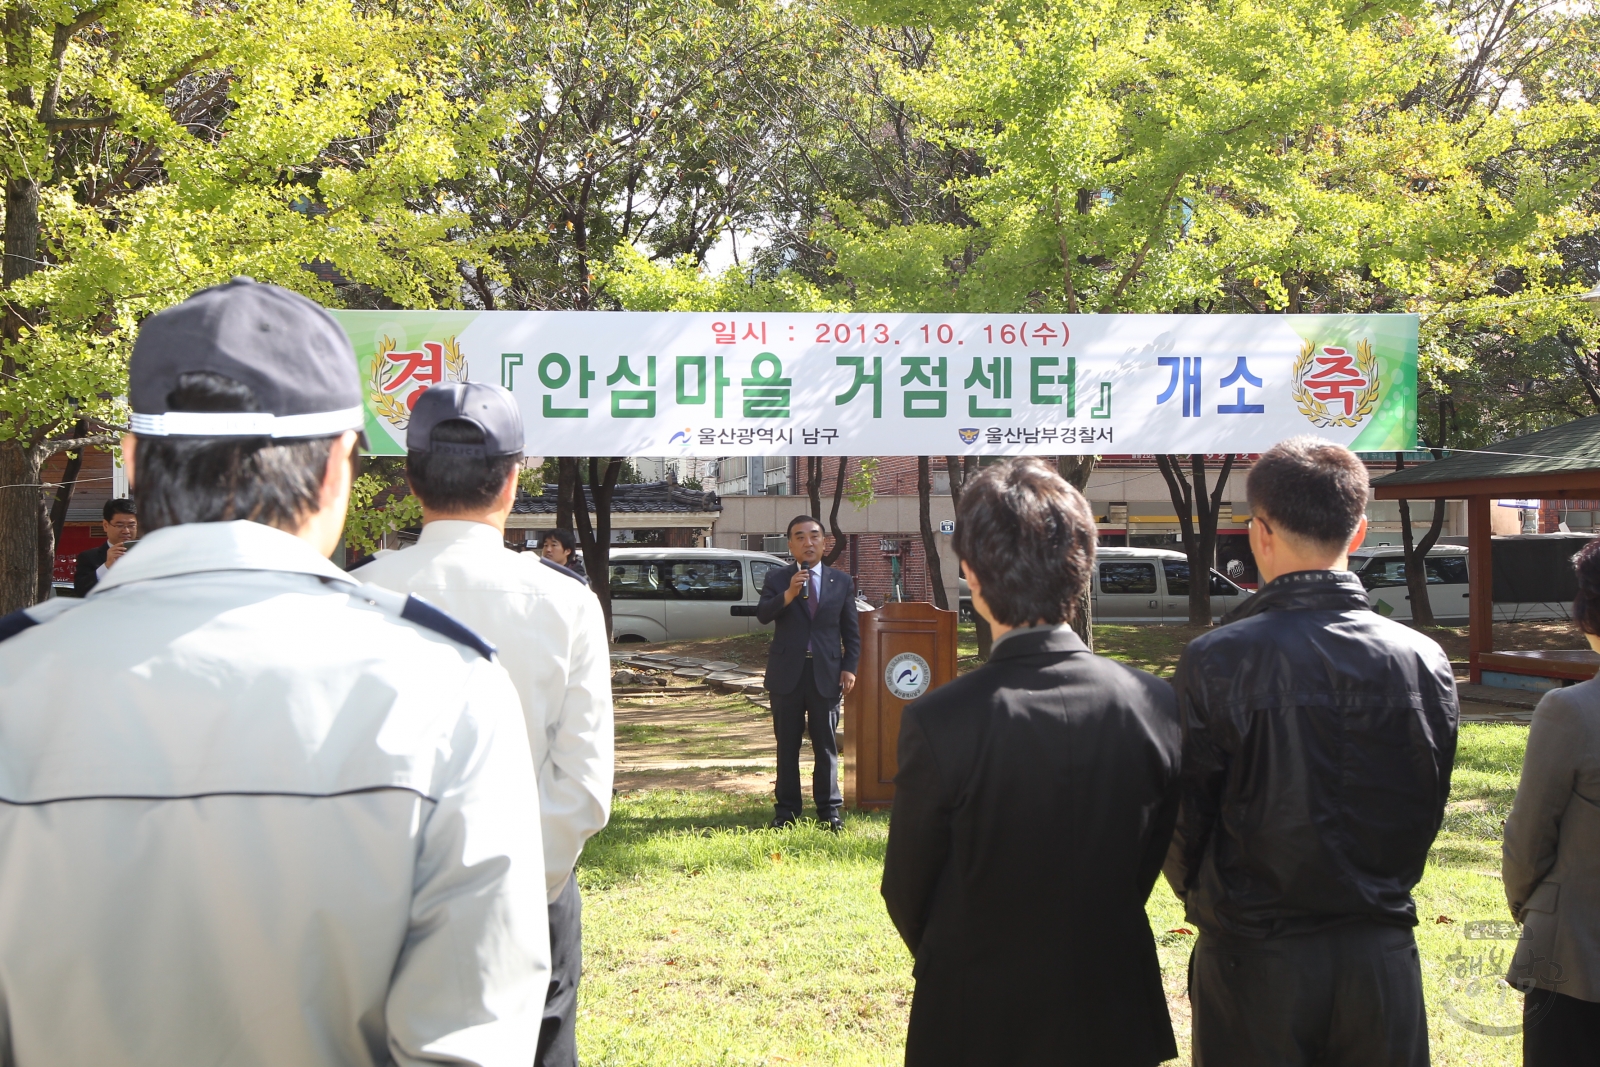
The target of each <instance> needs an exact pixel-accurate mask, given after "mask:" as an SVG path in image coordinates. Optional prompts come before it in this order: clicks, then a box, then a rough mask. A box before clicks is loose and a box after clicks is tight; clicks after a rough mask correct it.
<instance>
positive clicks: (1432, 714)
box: [1164, 571, 1459, 937]
mask: <svg viewBox="0 0 1600 1067" xmlns="http://www.w3.org/2000/svg"><path fill="white" fill-rule="evenodd" d="M1173 688H1174V689H1176V690H1177V693H1178V711H1179V714H1180V715H1181V716H1182V719H1183V787H1182V788H1183V799H1182V803H1181V806H1180V809H1179V815H1178V826H1177V830H1176V831H1175V832H1174V834H1173V838H1172V845H1171V848H1170V849H1169V850H1168V853H1167V861H1166V865H1165V867H1164V871H1165V873H1166V876H1167V881H1168V882H1170V883H1171V885H1172V888H1173V891H1174V892H1176V893H1177V894H1178V896H1179V897H1180V898H1182V899H1183V902H1184V907H1185V911H1186V913H1187V916H1188V919H1189V921H1190V922H1191V923H1194V924H1195V925H1197V926H1199V927H1200V929H1201V930H1202V931H1206V930H1212V931H1218V932H1227V933H1233V934H1238V935H1242V936H1245V937H1278V936H1282V935H1285V934H1295V933H1305V932H1309V931H1312V930H1318V929H1323V928H1325V927H1330V926H1335V925H1338V924H1340V923H1344V922H1348V921H1351V920H1355V919H1368V920H1374V921H1377V922H1383V923H1391V924H1395V925H1404V926H1412V925H1415V924H1416V921H1417V917H1416V906H1415V904H1414V903H1413V902H1412V900H1411V889H1412V887H1413V886H1415V885H1416V884H1417V882H1418V881H1419V880H1420V879H1421V878H1422V870H1423V864H1424V863H1425V861H1426V860H1427V856H1428V849H1429V847H1430V846H1431V845H1432V844H1433V838H1434V835H1435V834H1436V833H1438V830H1439V823H1440V821H1441V819H1442V818H1443V817H1444V806H1445V801H1446V798H1447V797H1448V795H1449V792H1450V767H1451V764H1452V762H1453V761H1454V759H1455V750H1456V726H1457V719H1458V715H1459V709H1458V707H1457V703H1456V686H1455V675H1454V673H1453V672H1452V670H1451V668H1450V661H1449V659H1448V658H1447V657H1446V656H1445V654H1444V652H1443V650H1442V649H1440V648H1439V646H1438V645H1437V644H1435V643H1434V642H1433V641H1432V640H1430V639H1429V638H1427V637H1424V636H1423V635H1422V634H1420V633H1418V632H1417V631H1415V630H1412V629H1410V628H1409V627H1406V626H1402V625H1400V624H1399V623H1397V622H1391V621H1390V620H1388V619H1386V618H1384V617H1383V616H1381V615H1379V614H1378V613H1377V612H1375V611H1372V610H1371V607H1370V606H1369V603H1368V600H1367V595H1366V592H1365V590H1363V589H1362V588H1361V582H1360V580H1359V579H1357V578H1356V576H1355V575H1353V574H1350V573H1349V572H1348V571H1300V572H1297V573H1294V574H1285V575H1281V576H1280V577H1278V578H1276V579H1274V580H1273V581H1271V582H1269V583H1267V584H1266V585H1265V586H1263V587H1262V589H1261V591H1260V592H1259V593H1257V594H1256V595H1255V596H1253V597H1251V598H1250V599H1249V600H1247V601H1246V602H1245V603H1243V604H1241V605H1240V606H1239V607H1238V608H1237V609H1235V610H1234V611H1233V612H1231V613H1229V614H1228V615H1227V616H1226V617H1224V619H1223V625H1222V626H1220V627H1219V628H1218V629H1216V630H1213V631H1212V632H1210V633H1208V634H1205V635H1203V636H1201V637H1198V638H1196V639H1195V640H1194V641H1192V642H1191V643H1190V644H1189V647H1188V648H1187V649H1186V650H1185V651H1184V653H1183V659H1182V660H1181V662H1179V664H1178V673H1177V676H1176V677H1175V678H1174V680H1173Z"/></svg>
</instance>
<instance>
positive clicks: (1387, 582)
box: [1350, 538, 1571, 623]
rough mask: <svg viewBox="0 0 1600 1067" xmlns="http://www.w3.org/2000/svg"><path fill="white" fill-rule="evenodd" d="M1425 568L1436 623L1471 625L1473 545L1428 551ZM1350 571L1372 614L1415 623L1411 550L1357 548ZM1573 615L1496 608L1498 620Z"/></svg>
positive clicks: (1559, 608) (1528, 607) (1554, 607)
mask: <svg viewBox="0 0 1600 1067" xmlns="http://www.w3.org/2000/svg"><path fill="white" fill-rule="evenodd" d="M1507 540H1510V539H1509V538H1508V539H1507ZM1423 566H1424V567H1425V569H1426V571H1427V575H1428V604H1429V606H1430V607H1432V608H1433V618H1434V621H1435V622H1441V623H1442V622H1456V623H1459V622H1465V621H1466V620H1467V615H1468V605H1469V604H1471V602H1472V601H1471V599H1470V598H1471V587H1470V586H1469V584H1468V580H1467V576H1468V572H1467V546H1466V545H1434V546H1433V547H1432V548H1431V549H1429V550H1428V555H1427V558H1426V559H1424V560H1423ZM1350 569H1351V570H1352V571H1353V572H1355V574H1356V575H1357V576H1358V577H1360V579H1361V584H1362V585H1364V586H1366V589H1367V598H1368V599H1369V600H1371V601H1372V610H1374V611H1376V612H1377V613H1378V614H1380V615H1385V616H1388V617H1389V618H1391V619H1398V620H1401V621H1409V620H1410V618H1411V596H1410V590H1408V589H1407V588H1406V557H1405V549H1403V548H1401V547H1400V546H1398V545H1379V546H1374V547H1370V548H1360V549H1357V550H1356V551H1354V552H1352V553H1350ZM1495 584H1496V585H1499V584H1500V583H1499V582H1498V581H1497V582H1496V583H1495ZM1570 611H1571V608H1570V607H1569V606H1568V605H1567V604H1566V603H1536V602H1533V601H1525V602H1518V603H1506V602H1498V603H1496V604H1495V606H1494V621H1495V622H1512V621H1516V620H1525V619H1565V618H1567V617H1568V613H1569V612H1570Z"/></svg>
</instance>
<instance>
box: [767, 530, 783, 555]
mask: <svg viewBox="0 0 1600 1067" xmlns="http://www.w3.org/2000/svg"><path fill="white" fill-rule="evenodd" d="M761 551H763V552H771V553H773V554H774V555H776V554H777V553H780V552H787V551H789V542H788V541H787V539H785V538H784V536H783V535H782V534H767V535H766V536H765V537H763V538H762V539H761Z"/></svg>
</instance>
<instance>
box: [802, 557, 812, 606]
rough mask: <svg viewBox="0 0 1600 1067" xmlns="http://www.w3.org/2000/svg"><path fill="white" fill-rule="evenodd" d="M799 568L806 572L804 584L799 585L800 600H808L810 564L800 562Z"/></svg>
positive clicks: (809, 597) (809, 594)
mask: <svg viewBox="0 0 1600 1067" xmlns="http://www.w3.org/2000/svg"><path fill="white" fill-rule="evenodd" d="M800 569H801V570H803V571H805V572H806V581H805V584H804V585H802V586H801V587H800V599H801V600H810V599H811V564H809V563H802V564H800Z"/></svg>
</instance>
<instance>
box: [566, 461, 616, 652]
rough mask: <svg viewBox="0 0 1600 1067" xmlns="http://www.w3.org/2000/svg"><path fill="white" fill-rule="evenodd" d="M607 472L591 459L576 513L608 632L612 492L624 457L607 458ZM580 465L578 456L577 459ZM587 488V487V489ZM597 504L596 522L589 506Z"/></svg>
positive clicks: (592, 586)
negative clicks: (603, 471)
mask: <svg viewBox="0 0 1600 1067" xmlns="http://www.w3.org/2000/svg"><path fill="white" fill-rule="evenodd" d="M605 462H606V467H605V473H604V474H602V473H601V472H600V460H599V459H597V458H594V457H590V459H589V484H588V486H587V487H585V486H582V485H580V486H578V489H577V493H576V497H575V499H574V501H573V513H574V516H575V517H576V518H577V520H578V540H579V542H581V543H582V545H583V567H584V570H585V571H587V572H588V574H589V588H590V589H592V590H593V591H594V595H595V596H596V597H598V598H599V599H600V610H601V611H602V612H604V613H605V617H606V633H607V634H608V635H609V634H610V633H611V494H612V492H613V491H614V490H615V489H616V488H617V478H618V477H619V476H620V475H621V474H622V464H623V458H622V457H621V456H612V457H611V458H609V459H607V460H606V461H605ZM573 468H574V470H576V468H577V460H573ZM586 490H587V491H586ZM591 505H592V506H593V508H594V522H593V523H592V524H591V523H590V522H589V508H590V507H591Z"/></svg>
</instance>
